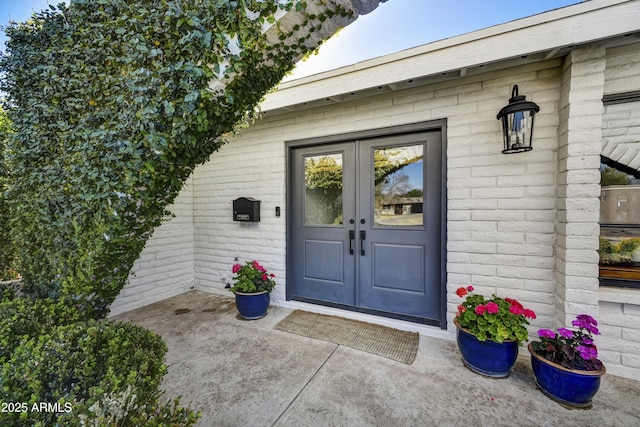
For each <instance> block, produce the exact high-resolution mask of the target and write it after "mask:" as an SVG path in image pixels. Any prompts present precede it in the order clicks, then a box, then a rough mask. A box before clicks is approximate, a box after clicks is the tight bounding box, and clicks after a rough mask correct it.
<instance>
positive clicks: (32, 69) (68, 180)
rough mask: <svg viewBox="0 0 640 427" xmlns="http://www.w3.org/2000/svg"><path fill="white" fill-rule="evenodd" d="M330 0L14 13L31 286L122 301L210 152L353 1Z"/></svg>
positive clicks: (8, 151)
mask: <svg viewBox="0 0 640 427" xmlns="http://www.w3.org/2000/svg"><path fill="white" fill-rule="evenodd" d="M315 3H317V4H321V5H322V7H321V8H320V9H317V8H316V7H314V8H313V10H314V12H313V13H311V11H310V10H311V9H310V8H309V11H307V10H308V9H307V8H308V5H307V3H306V2H304V1H295V0H235V1H231V0H72V1H71V4H70V5H69V6H67V5H64V4H60V5H58V6H55V7H54V6H52V7H50V9H49V10H47V11H43V12H41V13H38V14H35V15H34V16H33V18H32V19H31V20H29V21H27V22H25V23H13V24H11V25H9V26H8V28H6V33H7V35H8V36H9V41H8V43H7V50H6V53H5V54H3V56H2V57H1V58H0V71H1V72H2V73H3V76H2V81H1V86H0V89H1V90H2V91H3V92H4V93H5V94H6V95H7V98H6V101H5V111H6V112H7V114H8V116H9V118H10V119H11V121H12V122H13V125H14V129H15V133H12V134H11V135H9V136H8V137H7V140H6V141H7V145H6V147H5V153H4V155H5V156H4V158H5V162H6V165H7V170H6V179H7V181H6V182H7V186H6V192H5V201H6V202H7V203H8V205H9V210H10V228H11V230H12V239H13V242H14V245H15V248H16V250H17V252H18V258H19V260H20V263H21V264H20V271H21V273H22V275H23V278H24V290H25V292H27V293H28V294H31V295H33V296H35V297H39V298H53V299H55V300H58V301H65V302H66V303H68V304H71V305H74V306H76V307H77V308H78V309H80V310H81V311H82V313H84V315H85V316H86V317H93V318H101V317H104V316H106V314H107V313H108V307H109V305H110V304H111V302H113V300H114V299H115V298H116V296H117V295H118V293H119V292H120V290H121V289H122V288H123V287H124V285H125V284H126V281H127V278H128V276H129V272H130V270H131V268H132V266H133V263H134V261H135V260H136V259H137V258H138V257H139V255H140V252H141V251H142V249H143V248H144V245H145V242H146V241H147V239H148V238H149V237H150V236H151V234H152V233H153V230H154V229H155V228H156V227H157V226H158V225H160V223H161V222H162V221H163V219H165V218H167V216H168V215H170V213H169V212H168V211H167V206H168V205H169V204H171V203H172V202H173V200H174V199H175V197H176V196H177V194H178V192H179V191H180V189H181V188H182V186H183V184H184V182H185V180H186V179H187V178H188V177H189V175H190V174H191V172H192V171H193V169H194V167H195V166H196V165H198V164H201V163H203V162H205V161H206V160H207V159H208V158H209V156H210V155H211V154H212V153H213V152H215V151H216V150H217V149H218V148H219V147H220V146H221V144H223V142H224V135H225V134H227V133H228V132H231V131H233V129H234V127H235V126H237V125H238V123H242V122H243V121H244V120H246V119H247V118H249V117H251V116H252V114H254V109H255V106H256V105H257V104H258V102H259V101H260V99H261V97H262V96H263V95H264V94H265V93H266V92H267V91H268V90H270V89H271V88H273V87H274V86H275V85H276V84H277V83H278V82H279V81H280V80H281V79H282V77H283V76H284V75H285V74H286V73H287V72H289V71H290V70H291V69H292V68H293V66H294V63H295V61H297V60H298V59H299V58H300V57H301V56H302V55H305V54H308V53H309V52H310V51H311V50H313V49H314V48H315V47H316V46H315V44H316V43H315V42H313V40H314V37H313V33H314V32H316V31H317V30H318V29H320V28H321V26H322V25H323V24H324V23H325V22H327V20H328V19H329V18H331V17H333V16H335V15H336V14H339V15H340V16H342V17H347V16H348V15H349V14H351V13H353V12H352V11H349V10H346V9H345V8H344V7H342V6H339V5H338V4H337V3H336V2H334V1H332V0H325V1H316V2H315ZM294 8H295V11H298V12H300V16H302V17H303V18H302V19H301V20H300V22H298V23H296V24H293V25H290V26H289V27H288V28H285V26H284V25H281V22H280V21H279V17H281V16H282V15H283V14H284V13H285V12H287V11H291V10H292V9H294ZM317 10H320V12H316V11H317ZM269 29H270V30H269ZM268 31H270V32H271V33H270V34H273V32H274V31H275V34H276V36H275V39H274V38H273V37H271V38H269V37H267V33H268Z"/></svg>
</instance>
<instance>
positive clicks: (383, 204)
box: [373, 144, 424, 226]
mask: <svg viewBox="0 0 640 427" xmlns="http://www.w3.org/2000/svg"><path fill="white" fill-rule="evenodd" d="M423 150H424V147H423V145H422V144H419V145H408V146H404V147H390V148H380V149H377V150H374V153H373V163H374V186H375V187H374V194H375V198H374V207H373V208H374V222H375V224H376V225H384V226H416V225H422V222H423V220H422V218H423V215H422V212H423V210H424V206H423V204H424V199H423V174H424V162H423V159H424V153H423Z"/></svg>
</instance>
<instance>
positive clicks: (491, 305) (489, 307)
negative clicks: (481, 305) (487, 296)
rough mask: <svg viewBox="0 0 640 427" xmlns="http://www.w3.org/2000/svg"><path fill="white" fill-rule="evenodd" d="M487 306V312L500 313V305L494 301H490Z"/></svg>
mask: <svg viewBox="0 0 640 427" xmlns="http://www.w3.org/2000/svg"><path fill="white" fill-rule="evenodd" d="M485 307H486V308H487V312H488V313H489V314H496V313H498V311H500V307H499V306H498V304H496V303H495V302H493V301H490V302H488V303H487V305H486V306H485Z"/></svg>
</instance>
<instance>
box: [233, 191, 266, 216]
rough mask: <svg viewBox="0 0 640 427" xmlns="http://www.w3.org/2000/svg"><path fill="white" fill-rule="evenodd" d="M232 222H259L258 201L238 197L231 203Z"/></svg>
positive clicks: (251, 198)
mask: <svg viewBox="0 0 640 427" xmlns="http://www.w3.org/2000/svg"><path fill="white" fill-rule="evenodd" d="M233 220H234V221H245V222H259V221H260V200H256V199H254V198H253V197H238V198H237V199H235V200H234V201H233Z"/></svg>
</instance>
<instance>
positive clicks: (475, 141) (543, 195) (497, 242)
mask: <svg viewBox="0 0 640 427" xmlns="http://www.w3.org/2000/svg"><path fill="white" fill-rule="evenodd" d="M559 65H560V61H548V62H546V63H543V64H538V65H529V66H524V67H520V68H519V69H517V70H515V73H514V72H513V71H511V72H498V73H493V74H490V75H484V76H474V77H470V78H466V79H463V80H461V81H456V82H455V83H452V82H448V83H440V84H436V85H433V86H429V87H421V88H417V89H413V90H406V91H401V92H397V93H388V94H383V95H380V96H377V97H375V98H371V99H367V100H360V101H357V102H345V103H343V104H338V105H335V106H331V107H323V108H317V109H313V110H306V111H300V112H297V113H291V114H286V115H281V116H276V117H274V118H271V119H269V118H266V119H264V120H262V121H260V122H258V123H256V124H255V125H253V126H251V127H250V128H248V129H246V130H243V131H242V132H241V134H240V135H239V136H238V137H236V138H234V139H233V140H232V141H231V142H230V143H229V144H227V145H225V146H223V147H222V148H221V150H220V151H219V152H218V153H217V154H215V155H214V156H212V159H211V161H210V162H208V163H207V164H205V165H203V166H201V167H199V168H198V169H197V170H196V172H195V174H194V185H195V196H194V218H195V232H196V237H195V253H196V260H195V277H196V286H197V287H198V288H199V289H202V290H209V291H213V290H215V291H221V290H223V289H224V286H225V284H226V283H227V282H229V281H230V280H231V277H232V274H231V266H232V265H233V263H234V262H235V258H236V257H237V258H239V259H240V260H241V261H244V260H250V259H258V260H260V261H261V262H262V263H263V264H264V265H265V266H266V267H267V268H269V269H270V270H273V271H274V273H275V274H276V276H277V282H278V285H279V286H278V287H277V288H276V291H275V292H274V294H273V297H274V299H276V300H277V299H284V294H285V285H286V277H285V274H286V266H285V257H286V241H285V237H286V215H287V209H286V205H285V201H286V164H285V155H286V152H285V144H284V142H285V141H287V140H296V139H303V138H311V137H318V136H322V135H327V134H335V133H343V132H351V131H355V130H360V129H371V128H377V127H381V126H386V125H392V124H393V125H396V124H405V123H411V122H415V121H425V120H430V119H438V118H447V120H448V122H447V123H448V127H447V136H448V142H447V143H448V151H447V156H448V165H447V166H448V176H449V180H448V182H447V188H448V194H449V205H448V208H449V213H448V220H449V221H448V230H449V234H448V251H449V261H448V265H447V268H448V281H449V292H450V295H449V297H448V298H449V309H448V310H449V313H448V317H449V319H450V320H451V319H452V318H453V315H454V313H455V306H456V305H457V303H458V301H457V300H456V298H457V297H456V296H455V294H454V293H453V292H454V291H455V289H456V288H457V287H458V286H461V285H468V284H469V283H473V284H474V285H475V286H477V287H478V289H479V290H481V291H482V292H483V293H485V294H487V295H488V294H490V293H492V292H498V293H500V294H502V295H504V296H508V295H512V296H514V297H516V298H520V299H522V300H523V303H525V304H528V305H530V306H533V307H534V308H536V309H538V311H539V312H540V313H541V320H542V321H543V322H544V320H545V319H547V320H549V321H550V320H551V319H552V316H553V300H552V297H551V293H552V292H553V287H554V284H553V268H554V265H555V261H554V258H553V256H554V251H553V245H554V231H555V227H554V224H555V218H556V216H555V209H556V202H555V199H556V196H555V194H556V190H555V168H554V167H550V166H549V165H548V163H553V162H554V161H555V160H554V159H555V153H554V148H555V139H554V135H556V133H557V127H558V115H557V109H558V108H557V105H556V103H557V99H558V97H559V93H560V70H559ZM539 76H543V77H542V78H538V77H539ZM516 83H517V84H519V87H520V91H521V93H524V94H526V95H527V99H530V100H532V101H534V102H540V103H541V104H542V105H543V107H542V111H541V112H540V113H539V114H538V116H537V117H536V135H540V140H541V142H540V144H539V146H536V148H535V149H534V151H533V152H531V153H527V154H521V155H516V156H505V155H502V154H501V152H500V151H501V149H502V147H501V142H500V141H501V128H500V123H499V122H498V121H497V120H496V112H497V111H498V110H499V109H500V108H501V107H502V106H504V105H505V104H506V103H507V101H508V99H509V96H510V94H511V88H512V85H513V84H516ZM458 84H460V86H458ZM538 94H540V100H538ZM554 94H555V95H554ZM470 134H472V137H469V135H470ZM536 143H538V139H536ZM254 153H259V154H258V155H255V154H254ZM261 171H263V172H261ZM239 196H251V197H255V198H257V199H260V200H262V214H261V215H262V221H261V222H260V223H259V224H256V225H247V224H239V223H234V222H233V221H232V219H231V201H232V200H233V199H234V198H236V197H239ZM275 206H280V207H281V209H282V216H281V217H280V218H276V217H275V215H274V209H275ZM511 289H513V290H514V291H511ZM451 331H453V329H452V328H451Z"/></svg>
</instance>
